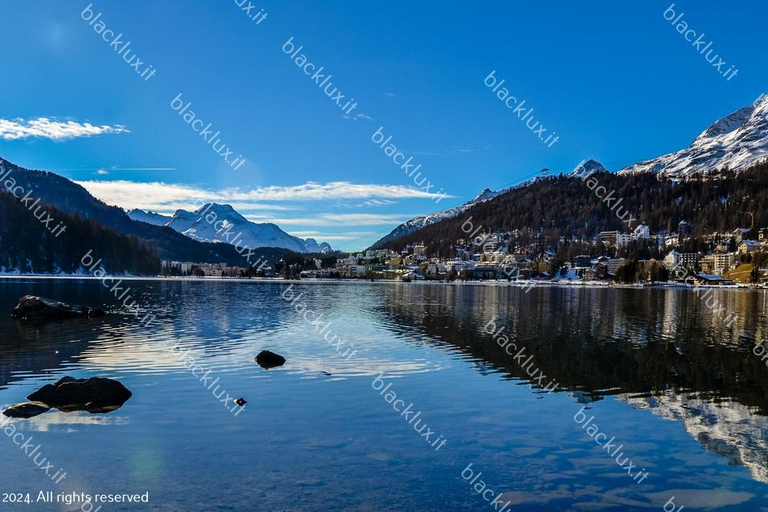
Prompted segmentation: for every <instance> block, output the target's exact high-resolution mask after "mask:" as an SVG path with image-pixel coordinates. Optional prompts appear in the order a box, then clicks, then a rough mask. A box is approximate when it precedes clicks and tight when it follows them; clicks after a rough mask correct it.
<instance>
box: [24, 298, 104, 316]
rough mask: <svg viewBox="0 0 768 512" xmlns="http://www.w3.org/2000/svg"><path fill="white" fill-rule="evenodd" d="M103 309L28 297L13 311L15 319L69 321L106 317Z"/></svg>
mask: <svg viewBox="0 0 768 512" xmlns="http://www.w3.org/2000/svg"><path fill="white" fill-rule="evenodd" d="M105 314H106V313H104V311H102V310H101V309H97V308H91V307H88V306H70V305H69V304H64V303H63V302H57V301H55V300H51V299H45V298H43V297H35V296H32V295H27V296H25V297H22V298H21V300H19V304H18V305H17V306H16V307H15V308H14V310H13V313H12V315H13V317H14V318H20V319H22V320H67V319H70V318H95V317H99V316H104V315H105Z"/></svg>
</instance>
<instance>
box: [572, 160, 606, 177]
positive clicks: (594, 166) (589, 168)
mask: <svg viewBox="0 0 768 512" xmlns="http://www.w3.org/2000/svg"><path fill="white" fill-rule="evenodd" d="M596 172H608V169H606V168H605V167H603V164H601V163H600V162H598V161H596V160H587V161H586V162H584V163H583V164H581V165H579V166H578V167H577V168H575V169H574V170H573V171H571V173H570V174H569V175H568V176H569V177H571V178H580V179H582V180H583V179H585V178H588V177H589V176H590V175H592V174H594V173H596Z"/></svg>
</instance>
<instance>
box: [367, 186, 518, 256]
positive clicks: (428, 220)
mask: <svg viewBox="0 0 768 512" xmlns="http://www.w3.org/2000/svg"><path fill="white" fill-rule="evenodd" d="M506 190H507V189H505V190H500V191H494V190H491V189H489V188H486V189H485V190H483V191H482V192H480V194H478V195H477V197H475V198H474V199H472V200H471V201H469V202H468V203H464V204H463V205H461V206H456V207H454V208H451V209H449V210H443V211H441V212H437V213H433V214H431V215H424V216H421V217H414V218H413V219H411V220H409V221H407V222H405V223H403V224H400V225H399V226H397V227H396V228H395V229H393V230H392V231H391V232H390V233H389V234H388V235H387V236H385V237H383V238H382V239H380V240H379V241H378V242H376V243H375V244H373V247H374V248H376V247H380V246H381V245H383V244H385V243H387V242H390V241H392V240H396V239H398V238H401V237H404V236H406V235H409V234H411V233H413V232H414V231H418V230H419V229H421V228H423V227H425V226H429V225H430V224H436V223H438V222H442V221H444V220H445V219H451V218H453V217H456V216H458V215H461V214H462V213H464V212H465V211H467V210H468V209H469V208H471V207H472V206H474V205H476V204H478V203H482V202H485V201H489V200H491V199H493V198H494V197H497V196H499V195H501V194H503V193H504V192H505V191H506Z"/></svg>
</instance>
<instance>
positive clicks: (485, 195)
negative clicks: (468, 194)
mask: <svg viewBox="0 0 768 512" xmlns="http://www.w3.org/2000/svg"><path fill="white" fill-rule="evenodd" d="M497 195H498V192H494V191H493V190H491V189H489V188H484V189H483V191H482V192H480V193H479V194H478V195H477V196H476V197H475V198H474V199H473V200H471V201H470V202H469V204H474V203H479V202H481V201H487V200H488V199H493V198H494V197H496V196H497Z"/></svg>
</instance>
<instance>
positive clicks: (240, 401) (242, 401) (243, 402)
mask: <svg viewBox="0 0 768 512" xmlns="http://www.w3.org/2000/svg"><path fill="white" fill-rule="evenodd" d="M235 403H236V404H237V405H239V406H240V407H242V406H244V405H245V404H247V403H248V402H247V401H246V400H245V398H237V399H236V400H235Z"/></svg>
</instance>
